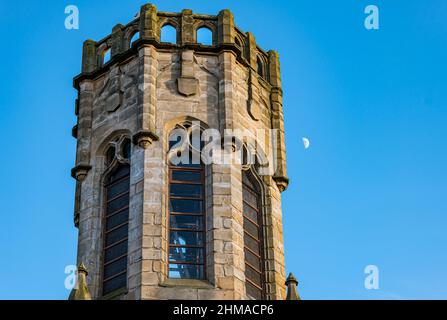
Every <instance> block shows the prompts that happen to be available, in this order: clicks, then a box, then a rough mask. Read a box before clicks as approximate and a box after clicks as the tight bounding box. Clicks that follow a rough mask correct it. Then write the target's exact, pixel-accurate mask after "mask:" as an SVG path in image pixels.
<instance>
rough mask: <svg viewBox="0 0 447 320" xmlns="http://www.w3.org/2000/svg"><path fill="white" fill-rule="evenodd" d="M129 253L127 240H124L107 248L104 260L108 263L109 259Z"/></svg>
mask: <svg viewBox="0 0 447 320" xmlns="http://www.w3.org/2000/svg"><path fill="white" fill-rule="evenodd" d="M126 253H127V240H124V241H122V242H120V243H118V244H115V245H113V246H112V247H110V248H107V250H106V251H105V257H104V262H105V263H107V262H109V261H112V260H115V259H116V258H119V257H121V256H123V255H125V254H126Z"/></svg>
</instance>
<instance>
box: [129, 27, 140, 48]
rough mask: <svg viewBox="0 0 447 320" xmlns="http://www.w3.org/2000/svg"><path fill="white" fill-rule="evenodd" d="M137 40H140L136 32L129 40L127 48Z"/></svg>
mask: <svg viewBox="0 0 447 320" xmlns="http://www.w3.org/2000/svg"><path fill="white" fill-rule="evenodd" d="M138 39H140V33H139V32H138V31H137V32H135V33H134V35H133V36H132V38H131V39H130V44H129V47H132V45H133V43H134V42H135V41H137V40H138Z"/></svg>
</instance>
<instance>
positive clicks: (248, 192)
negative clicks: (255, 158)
mask: <svg viewBox="0 0 447 320" xmlns="http://www.w3.org/2000/svg"><path fill="white" fill-rule="evenodd" d="M253 181H254V177H253V175H252V173H251V172H248V171H244V172H243V174H242V183H243V188H242V197H243V213H244V247H245V248H244V252H245V277H246V280H247V281H246V291H247V295H248V296H250V297H252V298H253V299H262V298H263V295H264V279H263V252H262V241H263V240H262V229H261V225H262V220H261V215H260V212H261V206H260V192H259V191H257V190H258V188H257V186H256V184H255V183H254V182H253Z"/></svg>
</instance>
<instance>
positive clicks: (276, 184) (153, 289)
mask: <svg viewBox="0 0 447 320" xmlns="http://www.w3.org/2000/svg"><path fill="white" fill-rule="evenodd" d="M169 28H171V30H175V34H176V41H173V43H169V42H166V40H165V37H164V33H165V32H166V31H167V30H169ZM172 28H173V29H172ZM202 32H208V33H209V34H210V42H209V43H199V42H200V41H199V40H200V39H199V38H198V36H197V35H198V34H201V33H202ZM74 87H75V88H76V89H77V90H78V99H77V101H76V108H75V109H76V110H75V112H76V115H77V124H76V126H75V127H74V128H73V136H74V137H75V138H76V139H77V151H76V164H75V167H74V168H73V169H72V176H73V178H75V179H76V195H75V210H74V223H75V226H76V227H77V228H78V229H79V239H78V254H77V260H78V263H79V264H80V265H81V266H82V268H80V269H82V270H80V272H81V273H82V290H83V292H84V291H85V292H86V293H87V295H89V296H90V295H91V297H92V298H93V299H229V300H231V299H237V300H240V299H242V300H244V299H273V300H284V299H286V285H285V282H286V279H285V267H284V245H283V231H282V210H281V193H282V192H283V191H284V190H285V189H286V188H287V185H288V179H287V174H286V158H285V144H284V127H283V111H282V89H281V79H280V68H279V60H278V54H277V53H276V52H275V51H268V52H267V51H264V50H263V49H261V48H260V47H259V46H258V45H257V44H256V40H255V37H254V36H253V34H251V33H250V32H247V33H244V32H242V31H241V30H240V29H239V28H238V27H236V26H235V24H234V19H233V15H232V13H231V12H230V11H229V10H222V11H221V12H219V14H218V15H217V16H215V15H204V14H196V13H193V12H192V11H191V10H183V11H182V12H181V13H169V12H159V11H157V9H156V7H155V6H154V5H152V4H146V5H143V6H142V7H141V9H140V13H139V15H137V17H136V18H135V19H134V20H133V21H131V22H129V23H128V24H126V25H122V24H118V25H116V26H115V27H114V28H113V29H112V33H111V34H110V35H108V36H106V37H105V38H103V39H102V40H99V41H93V40H87V41H85V42H84V46H83V55H82V71H81V73H80V74H79V75H78V76H76V77H75V78H74ZM241 132H243V134H242V135H241V134H240V133H241ZM247 133H248V134H247ZM247 135H248V137H247ZM197 137H198V138H197ZM210 146H211V147H212V148H210ZM210 150H211V151H210ZM204 154H206V155H207V156H206V157H204V156H203V155H204ZM222 159H224V161H222ZM228 159H230V161H227V160H228ZM210 160H211V161H210ZM292 280H293V281H295V282H296V280H295V279H292ZM293 281H289V282H290V283H292V286H293V284H294V283H295V282H293ZM71 296H72V297H78V298H79V299H80V298H82V296H83V294H82V293H81V292H77V293H76V292H75V293H74V294H72V295H71ZM294 296H296V295H294Z"/></svg>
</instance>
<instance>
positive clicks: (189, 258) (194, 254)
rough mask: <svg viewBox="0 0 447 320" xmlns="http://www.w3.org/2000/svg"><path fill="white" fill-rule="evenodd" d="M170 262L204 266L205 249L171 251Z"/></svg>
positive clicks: (177, 249)
mask: <svg viewBox="0 0 447 320" xmlns="http://www.w3.org/2000/svg"><path fill="white" fill-rule="evenodd" d="M169 260H170V261H172V262H174V261H175V262H179V263H181V262H192V263H197V264H203V263H204V259H203V248H175V247H171V249H169Z"/></svg>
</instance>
